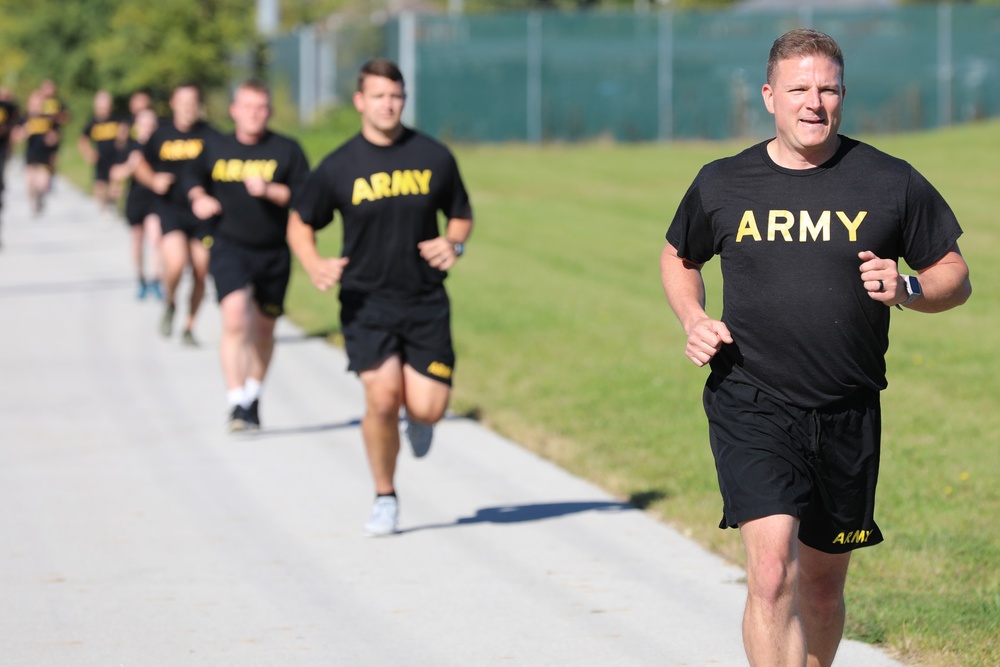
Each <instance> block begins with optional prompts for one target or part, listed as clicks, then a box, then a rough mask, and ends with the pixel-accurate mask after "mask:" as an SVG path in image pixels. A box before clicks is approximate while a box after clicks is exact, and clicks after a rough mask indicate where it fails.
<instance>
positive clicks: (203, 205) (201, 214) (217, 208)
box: [191, 194, 222, 220]
mask: <svg viewBox="0 0 1000 667" xmlns="http://www.w3.org/2000/svg"><path fill="white" fill-rule="evenodd" d="M191 210H192V211H193V212H194V214H195V217H197V218H198V219H199V220H209V219H211V218H213V217H215V216H217V215H219V214H220V213H222V204H220V203H219V200H218V199H216V198H215V197H213V196H211V195H209V194H200V195H198V196H197V197H195V198H194V199H192V200H191Z"/></svg>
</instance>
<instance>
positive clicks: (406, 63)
mask: <svg viewBox="0 0 1000 667" xmlns="http://www.w3.org/2000/svg"><path fill="white" fill-rule="evenodd" d="M418 66H419V63H417V15H416V14H414V13H413V12H403V13H402V14H400V15H399V71H400V72H402V73H403V81H404V82H405V84H406V106H404V107H403V119H402V120H403V124H404V125H407V126H409V127H416V126H417V93H418V86H417V69H418Z"/></svg>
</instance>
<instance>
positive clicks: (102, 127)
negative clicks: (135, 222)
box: [77, 90, 127, 214]
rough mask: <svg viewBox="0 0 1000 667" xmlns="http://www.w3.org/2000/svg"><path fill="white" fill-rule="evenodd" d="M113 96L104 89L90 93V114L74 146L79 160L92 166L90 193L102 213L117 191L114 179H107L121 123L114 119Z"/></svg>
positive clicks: (118, 192) (113, 199) (114, 199)
mask: <svg viewBox="0 0 1000 667" xmlns="http://www.w3.org/2000/svg"><path fill="white" fill-rule="evenodd" d="M113 112H114V98H112V97H111V93H109V92H108V91H106V90H99V91H97V93H95V94H94V115H93V116H92V117H91V118H90V120H89V121H87V124H86V125H84V126H83V130H82V131H81V133H80V137H79V139H78V141H77V148H78V149H79V150H80V154H81V155H83V159H84V160H86V161H87V163H88V164H91V165H93V166H94V196H95V197H96V198H97V203H98V206H99V207H100V210H101V213H102V214H107V213H108V212H109V204H111V203H113V202H115V201H117V200H118V197H119V195H120V194H121V192H120V191H119V190H118V189H117V187H114V188H113V187H112V185H115V186H117V184H118V182H117V181H114V180H112V179H111V165H112V164H114V162H115V154H116V152H117V150H116V142H117V140H118V132H119V128H121V126H122V125H126V124H127V123H123V121H122V120H121V119H118V118H115V117H114V116H113V115H112V114H113Z"/></svg>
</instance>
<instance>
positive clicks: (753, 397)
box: [703, 375, 882, 554]
mask: <svg viewBox="0 0 1000 667" xmlns="http://www.w3.org/2000/svg"><path fill="white" fill-rule="evenodd" d="M703 398H704V404H705V413H706V414H707V415H708V424H709V436H710V441H711V444H712V453H713V454H714V455H715V467H716V472H717V473H718V476H719V489H720V491H721V492H722V504H723V518H722V522H721V523H720V524H719V527H720V528H726V527H730V528H735V527H737V526H738V525H739V524H741V523H743V522H744V521H749V520H751V519H758V518H761V517H765V516H773V515H777V514H788V515H791V516H794V517H796V518H798V519H799V520H800V525H799V541H801V542H802V543H803V544H805V545H807V546H810V547H812V548H813V549H817V550H819V551H822V552H825V553H830V554H837V553H845V552H847V551H851V550H853V549H857V548H860V547H868V546H873V545H875V544H878V543H879V542H881V541H882V532H881V531H880V530H879V528H878V526H877V525H875V519H874V514H875V484H876V482H877V480H878V467H879V447H880V439H881V430H882V417H881V412H880V406H879V395H878V392H875V391H870V390H861V391H858V392H857V393H855V394H854V395H852V396H851V397H849V398H847V399H844V400H842V401H838V402H837V403H835V404H833V405H829V406H826V407H823V408H820V409H817V410H806V409H802V408H797V407H794V406H791V405H786V404H785V403H783V402H782V401H780V400H778V399H776V398H774V397H772V396H768V395H767V394H765V393H764V392H762V391H760V390H758V389H755V388H754V387H751V386H749V385H745V384H739V383H735V382H729V381H726V380H721V381H720V380H719V379H718V378H717V377H716V376H715V375H712V376H709V379H708V383H707V384H706V386H705V393H704V396H703Z"/></svg>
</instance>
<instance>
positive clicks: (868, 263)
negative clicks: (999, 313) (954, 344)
mask: <svg viewBox="0 0 1000 667" xmlns="http://www.w3.org/2000/svg"><path fill="white" fill-rule="evenodd" d="M858 257H859V258H860V259H861V260H862V262H863V263H862V264H861V267H860V268H861V280H862V281H864V283H865V289H867V290H868V295H869V296H870V297H871V298H872V299H875V300H876V301H881V302H882V303H884V304H885V305H886V306H894V305H896V304H902V303H903V302H905V301H906V300H907V299H908V298H909V292H908V291H907V289H906V281H905V279H904V278H903V277H902V276H901V275H900V273H899V267H898V265H897V264H896V262H894V261H893V260H891V259H882V258H880V257H878V256H877V255H876V254H875V253H873V252H871V251H869V250H866V251H864V252H861V253H859V254H858ZM917 275H918V281H919V282H920V291H921V294H922V296H920V297H919V298H917V299H916V300H915V301H912V302H910V303H909V304H907V305H906V308H908V309H910V310H915V311H917V312H921V313H940V312H944V311H946V310H950V309H952V308H956V307H958V306H961V305H962V304H963V303H965V302H966V301H968V300H969V297H970V296H971V295H972V283H971V282H970V281H969V265H968V264H966V262H965V258H964V257H962V251H961V250H959V247H958V244H957V243H956V244H955V245H953V246H952V247H951V249H950V250H949V251H948V252H947V253H945V255H944V257H942V258H941V259H939V260H938V261H936V262H934V263H933V264H931V265H930V266H928V267H927V268H925V269H921V270H919V271H917ZM886 285H894V286H895V289H892V290H889V289H884V286H886ZM880 286H881V287H883V291H879V287H880Z"/></svg>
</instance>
